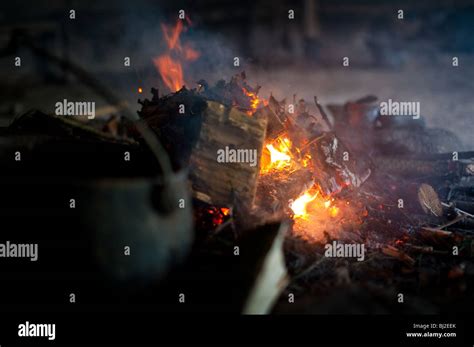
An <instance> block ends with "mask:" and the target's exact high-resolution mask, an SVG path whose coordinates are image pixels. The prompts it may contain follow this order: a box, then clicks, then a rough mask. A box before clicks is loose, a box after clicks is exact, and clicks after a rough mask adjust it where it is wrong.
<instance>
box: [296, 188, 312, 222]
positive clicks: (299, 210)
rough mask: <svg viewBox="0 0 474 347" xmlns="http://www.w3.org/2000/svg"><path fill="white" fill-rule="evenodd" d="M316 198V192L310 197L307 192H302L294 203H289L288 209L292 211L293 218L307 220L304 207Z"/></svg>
mask: <svg viewBox="0 0 474 347" xmlns="http://www.w3.org/2000/svg"><path fill="white" fill-rule="evenodd" d="M317 196H318V192H316V193H315V194H314V195H311V194H310V193H309V190H308V191H306V192H304V193H303V195H301V196H300V197H299V198H297V199H296V200H294V201H291V202H290V208H291V209H292V211H293V213H294V215H293V218H303V219H307V218H308V212H307V211H306V206H307V205H308V204H309V203H310V202H311V201H313V200H314V199H316V197H317Z"/></svg>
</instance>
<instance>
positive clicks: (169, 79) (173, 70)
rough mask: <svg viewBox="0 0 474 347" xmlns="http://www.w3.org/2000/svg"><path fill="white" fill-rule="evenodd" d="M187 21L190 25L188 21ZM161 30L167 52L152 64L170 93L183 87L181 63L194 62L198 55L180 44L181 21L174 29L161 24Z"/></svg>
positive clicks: (188, 47) (185, 45) (182, 28)
mask: <svg viewBox="0 0 474 347" xmlns="http://www.w3.org/2000/svg"><path fill="white" fill-rule="evenodd" d="M187 21H188V23H190V21H189V19H188V20H187ZM161 28H162V31H163V38H164V39H165V42H166V45H167V47H168V51H167V52H166V53H164V54H162V55H160V56H159V57H157V58H154V59H153V63H154V65H155V67H156V68H157V69H158V72H159V73H160V76H161V78H162V79H163V82H164V83H165V85H166V86H167V87H168V88H169V89H170V90H171V91H178V90H180V89H181V88H182V87H183V86H184V85H185V82H184V76H183V67H182V63H183V62H184V61H194V60H196V59H197V58H199V55H200V53H199V52H198V51H196V50H194V49H193V48H192V47H190V46H189V45H187V44H184V45H182V44H181V41H180V35H181V33H182V32H183V31H184V30H185V28H184V25H183V21H181V20H178V21H177V22H176V25H175V26H174V27H169V26H167V25H165V24H162V26H161Z"/></svg>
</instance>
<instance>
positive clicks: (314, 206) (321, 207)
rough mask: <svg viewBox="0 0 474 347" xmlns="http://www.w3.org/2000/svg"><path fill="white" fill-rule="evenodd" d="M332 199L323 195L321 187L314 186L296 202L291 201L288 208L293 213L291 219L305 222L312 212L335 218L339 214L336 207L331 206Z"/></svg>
mask: <svg viewBox="0 0 474 347" xmlns="http://www.w3.org/2000/svg"><path fill="white" fill-rule="evenodd" d="M333 201H334V199H332V198H330V197H327V196H325V195H324V194H323V192H322V190H321V187H320V186H318V185H314V186H312V187H311V188H309V189H308V190H306V191H305V192H304V193H303V194H301V195H300V196H299V197H298V198H297V199H296V200H294V201H291V200H290V205H289V207H290V208H291V210H292V211H293V219H298V218H300V219H304V220H307V219H308V218H309V216H310V215H311V214H314V213H311V212H312V211H314V210H318V211H327V214H328V215H329V216H330V217H336V216H337V215H338V213H339V208H338V207H337V206H332V202H333Z"/></svg>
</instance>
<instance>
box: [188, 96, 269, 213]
mask: <svg viewBox="0 0 474 347" xmlns="http://www.w3.org/2000/svg"><path fill="white" fill-rule="evenodd" d="M266 126H267V120H266V118H264V117H249V116H248V115H247V114H245V113H243V112H240V111H239V110H237V109H236V108H234V107H226V106H224V105H223V104H220V103H217V102H214V101H208V102H207V108H206V110H205V111H204V114H203V120H202V125H201V132H200V135H199V140H198V142H197V144H196V146H195V147H194V148H193V150H192V154H191V158H190V179H191V181H192V186H193V190H194V195H195V196H196V197H197V198H199V199H201V200H204V201H206V202H207V203H210V204H215V205H220V206H224V205H229V204H232V202H233V200H234V199H235V197H236V196H237V197H238V198H239V199H240V200H241V201H242V202H244V203H246V204H248V205H252V204H253V202H254V197H255V191H256V187H257V178H258V174H259V158H260V156H261V153H262V147H263V142H264V140H265V132H266ZM219 152H221V154H223V155H224V157H223V158H221V159H222V160H220V158H218V153H219ZM251 153H255V158H254V159H255V162H249V160H240V159H245V158H240V159H239V158H238V156H239V155H240V154H242V155H244V156H247V155H251ZM247 159H249V158H247Z"/></svg>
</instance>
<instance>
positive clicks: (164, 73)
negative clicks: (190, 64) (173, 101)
mask: <svg viewBox="0 0 474 347" xmlns="http://www.w3.org/2000/svg"><path fill="white" fill-rule="evenodd" d="M153 63H154V64H155V66H156V67H157V69H158V71H159V73H160V75H161V78H162V79H163V82H164V83H165V85H166V86H167V87H168V88H169V89H170V90H172V91H175V92H176V91H178V90H180V89H181V88H182V87H183V86H184V78H183V68H182V67H181V63H179V62H178V61H176V60H173V58H171V56H170V55H169V54H164V55H162V56H159V57H158V58H156V59H154V60H153Z"/></svg>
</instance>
